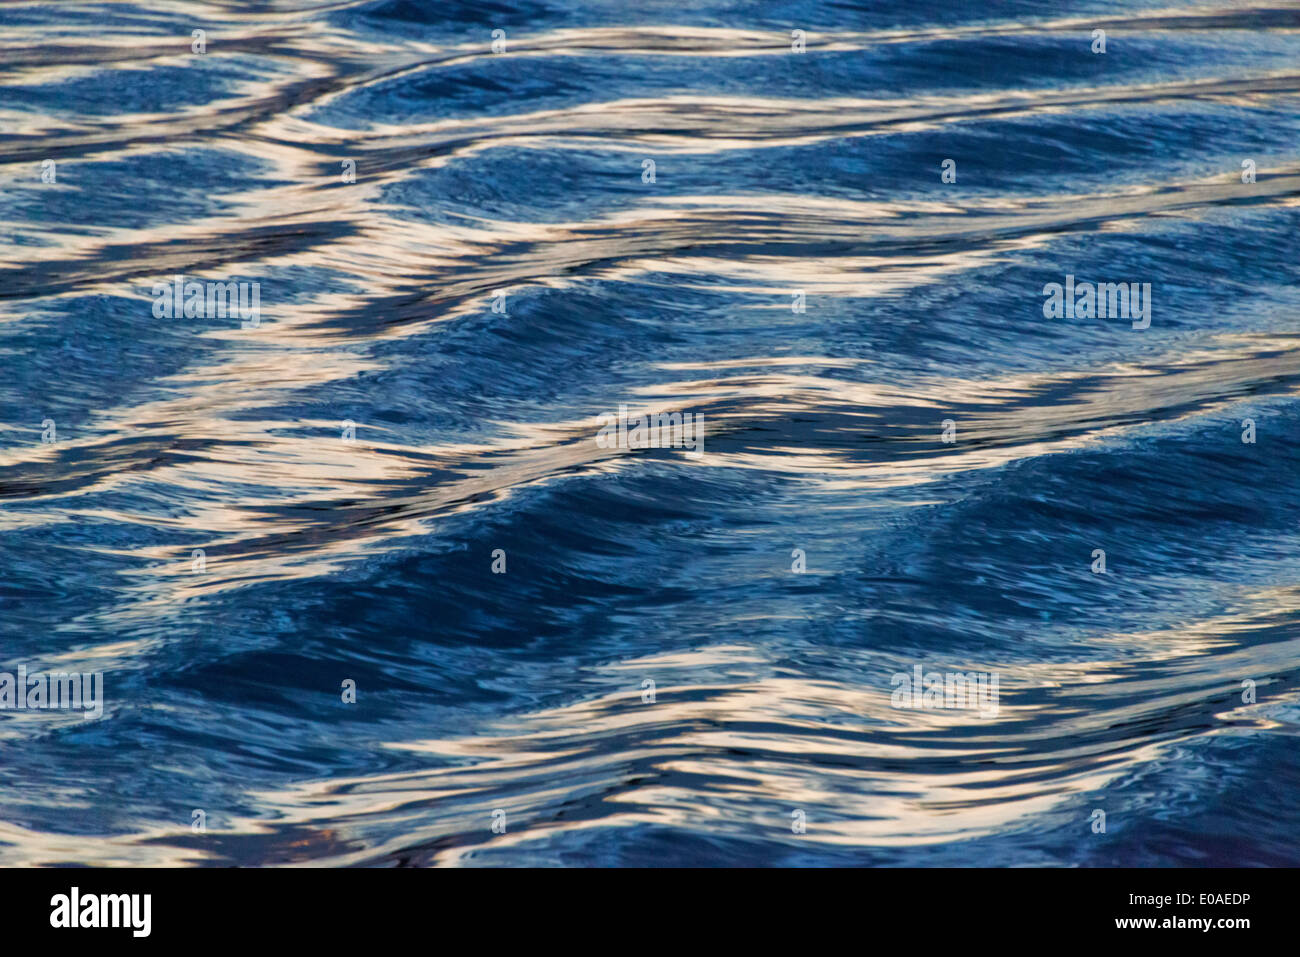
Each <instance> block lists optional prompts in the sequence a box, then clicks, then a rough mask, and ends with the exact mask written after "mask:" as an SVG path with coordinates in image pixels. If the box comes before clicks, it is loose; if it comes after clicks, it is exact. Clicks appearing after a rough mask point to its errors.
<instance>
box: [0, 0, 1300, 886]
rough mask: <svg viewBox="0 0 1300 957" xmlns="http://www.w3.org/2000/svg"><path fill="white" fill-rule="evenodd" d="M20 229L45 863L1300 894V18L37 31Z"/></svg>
mask: <svg viewBox="0 0 1300 957" xmlns="http://www.w3.org/2000/svg"><path fill="white" fill-rule="evenodd" d="M198 29H201V30H203V31H205V33H204V38H205V48H204V52H202V53H196V52H194V50H193V48H192V46H191V44H192V43H194V40H193V39H192V36H193V34H192V31H194V30H198ZM1095 29H1102V30H1104V31H1105V34H1106V49H1105V52H1104V53H1100V52H1097V53H1094V52H1093V50H1092V49H1091V46H1092V44H1093V40H1092V34H1093V31H1094V30H1095ZM494 30H503V31H504V39H505V43H506V45H505V49H504V51H503V52H500V53H494V52H493V50H492V42H493V40H492V37H493V31H494ZM792 30H803V31H805V34H806V36H805V42H806V49H805V51H804V52H802V53H797V52H794V51H793V50H792V36H791V31H792ZM945 159H952V160H954V162H955V173H956V181H955V182H944V181H943V177H942V164H943V162H944V160H945ZM645 160H653V163H654V177H653V182H650V181H648V174H645V170H646V164H645V163H644V161H645ZM1244 160H1251V161H1252V162H1253V163H1254V164H1255V169H1256V178H1255V181H1254V182H1243V175H1242V173H1243V166H1242V164H1243V161H1244ZM46 161H53V166H52V167H51V166H50V165H49V164H48V163H47V162H46ZM347 161H351V162H352V163H354V164H355V182H344V179H345V176H344V170H345V169H346V168H347V166H346V163H347ZM47 171H49V172H48V173H47ZM43 174H44V176H45V178H44V179H43ZM46 179H48V180H51V181H45V180H46ZM0 243H2V244H3V247H2V254H0V266H2V268H0V363H3V373H2V374H0V426H2V428H3V433H2V434H0V671H4V672H16V670H17V668H18V667H19V666H24V667H26V668H27V669H28V671H29V672H53V671H66V672H76V673H82V672H96V671H98V672H102V674H103V676H104V678H103V680H104V707H103V714H102V716H101V717H99V718H97V719H95V718H91V719H87V718H86V717H84V716H83V715H82V714H80V713H77V712H75V711H70V710H66V709H65V710H43V711H37V710H31V709H27V710H22V711H19V710H17V709H16V708H15V709H8V710H3V711H0V863H3V864H66V863H89V864H146V863H153V864H160V863H161V864H196V865H213V864H216V865H223V864H232V863H234V864H254V865H262V864H283V863H308V864H328V865H344V864H381V865H391V864H395V863H409V864H417V865H434V864H443V865H447V864H461V865H476V864H477V865H641V866H646V865H649V866H655V865H975V864H979V865H1069V866H1094V865H1281V864H1287V865H1296V864H1300V842H1298V841H1297V838H1300V806H1298V805H1297V801H1296V795H1297V788H1298V787H1300V749H1297V747H1296V744H1297V735H1298V734H1300V515H1298V514H1297V509H1296V504H1297V502H1300V445H1298V439H1300V400H1298V390H1300V338H1298V336H1300V289H1298V288H1297V279H1300V257H1298V255H1297V253H1298V252H1300V5H1297V4H1294V3H1277V2H1275V3H1267V4H1260V5H1255V4H1251V3H1230V2H1218V3H1206V4H1204V5H1197V4H1185V3H1184V4H1177V3H1170V4H1169V5H1167V6H1162V5H1159V4H1157V3H1144V2H1090V3H1082V4H1077V5H1074V6H1072V7H1071V8H1070V9H1069V10H1064V9H1062V6H1061V5H1060V4H1058V3H1055V2H1046V0H1043V2H1038V0H1014V2H996V3H995V2H986V3H961V4H930V3H925V4H922V3H915V2H901V0H883V2H870V3H868V2H852V0H821V2H812V0H789V2H771V3H741V2H734V0H732V2H725V0H704V2H698V3H694V2H693V3H667V2H661V0H641V2H637V3H622V2H618V3H616V2H576V0H536V2H523V3H505V2H501V3H460V2H442V0H438V2H417V0H387V2H346V0H345V2H334V3H315V4H312V3H307V2H302V3H222V2H209V3H197V2H189V0H180V2H176V3H168V4H147V3H139V2H103V3H79V2H72V3H58V4H54V3H26V2H18V3H8V4H6V5H5V6H4V8H3V9H2V10H0ZM178 274H180V275H183V276H185V277H186V278H187V279H188V280H190V281H197V282H204V283H206V282H239V283H257V284H258V288H259V296H260V315H259V316H258V317H257V319H258V322H257V324H256V325H255V326H251V327H249V328H244V325H245V323H241V322H240V320H239V319H238V318H235V317H232V316H225V317H221V316H211V315H200V316H194V315H191V316H189V317H187V316H185V315H184V314H183V310H182V314H181V315H179V316H176V315H172V316H170V317H169V316H161V317H160V316H158V315H156V314H155V312H156V310H155V304H156V301H157V297H156V295H155V293H154V291H153V287H154V284H156V283H162V284H167V283H171V282H172V277H174V276H176V275H178ZM1067 275H1068V276H1073V277H1075V278H1076V281H1078V282H1084V281H1089V282H1094V283H1096V282H1126V283H1127V282H1133V283H1138V284H1139V285H1141V284H1149V293H1148V297H1147V299H1146V302H1147V304H1148V305H1149V307H1150V308H1149V327H1147V328H1135V327H1134V322H1132V321H1130V320H1129V319H1127V318H1122V317H1107V318H1083V317H1075V318H1067V317H1064V316H1063V317H1061V318H1047V317H1045V315H1044V301H1045V298H1046V297H1045V295H1044V287H1045V285H1046V284H1048V283H1053V282H1055V283H1061V284H1064V283H1065V282H1066V278H1065V277H1066V276H1067ZM796 292H802V293H803V296H804V299H803V305H804V309H803V311H802V312H800V311H797V310H796V308H795V305H796V300H795V298H794V293H796ZM501 293H504V294H505V296H504V299H501V298H499V296H498V294H501ZM494 302H495V303H496V304H497V306H498V308H497V309H496V310H494V308H493V305H494ZM620 404H626V405H628V406H630V407H631V409H632V411H633V413H634V414H635V413H636V412H637V411H638V410H646V409H653V410H676V411H682V412H690V413H695V414H700V415H702V416H703V417H704V421H705V423H706V425H705V439H704V449H703V454H702V455H700V456H693V455H688V454H686V450H684V449H682V448H671V449H667V448H666V449H648V450H611V449H604V448H601V447H600V446H599V445H598V443H597V441H596V435H597V432H598V430H599V428H600V425H599V423H600V422H601V420H600V419H599V417H600V416H602V415H603V414H606V413H616V412H617V410H618V408H619V406H620ZM945 420H950V422H951V426H952V428H951V429H950V435H949V438H951V439H952V441H944V431H945V426H944V422H945ZM1246 420H1250V422H1249V424H1248V423H1247V422H1246ZM47 423H48V424H47ZM345 423H351V431H349V429H348V426H347V425H345ZM1252 428H1253V436H1252V437H1253V439H1254V441H1243V436H1245V435H1246V434H1247V432H1248V431H1249V430H1251V429H1252ZM196 550H201V555H199V554H196ZM497 550H500V552H499V553H497ZM796 550H798V553H799V554H796ZM1097 550H1102V551H1104V553H1105V563H1106V564H1105V571H1104V573H1102V572H1101V571H1099V570H1095V569H1097V567H1098V566H1097V563H1096V557H1095V556H1096V553H1097ZM494 553H497V555H502V554H503V555H504V559H503V560H504V565H505V567H504V570H501V569H500V568H499V567H498V570H497V571H494V569H493V566H494V562H495V563H496V564H497V565H498V566H500V563H501V562H500V560H497V559H494ZM800 555H802V558H800ZM801 562H802V565H803V571H802V572H800V571H796V570H794V569H795V568H796V566H798V565H799V564H800V563H801ZM916 666H920V667H921V668H922V669H923V671H924V672H931V671H933V672H938V673H953V672H961V673H979V674H984V675H996V676H997V677H998V680H999V698H998V701H997V703H998V708H997V711H996V714H986V715H981V714H978V713H976V712H974V711H973V710H971V709H969V708H966V709H963V708H960V707H944V708H907V707H896V706H894V702H893V701H892V700H891V693H892V691H893V681H894V679H893V676H894V675H896V674H899V673H902V674H911V673H912V672H913V669H914V668H915V667H916ZM647 680H650V681H653V682H654V688H653V695H650V693H649V691H648V690H644V689H645V682H646V681H647ZM348 682H354V683H355V689H356V700H355V701H354V702H349V701H345V700H344V688H345V683H348ZM1244 682H1253V683H1254V684H1253V688H1254V700H1251V698H1252V696H1251V694H1250V693H1249V690H1248V689H1249V688H1250V687H1252V686H1251V685H1249V684H1244ZM196 811H201V812H202V815H198V816H196V815H195V812H196ZM1098 811H1102V812H1104V815H1105V829H1104V831H1103V830H1101V829H1100V828H1099V827H1098V825H1097V822H1098V820H1099V818H1098V815H1097V813H1096V812H1098ZM494 812H503V814H494ZM800 814H801V815H802V821H803V823H804V825H805V829H804V830H803V832H802V833H797V831H798V830H799V829H798V828H797V827H793V826H792V823H794V822H796V821H797V820H798V819H799V816H800ZM196 817H201V818H202V820H203V823H204V829H202V830H196V826H197V825H196V823H195V821H196ZM498 822H499V824H498ZM494 824H498V827H497V831H495V832H494V829H493V828H494ZM500 825H504V830H503V832H501V831H502V827H501V826H500Z"/></svg>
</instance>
